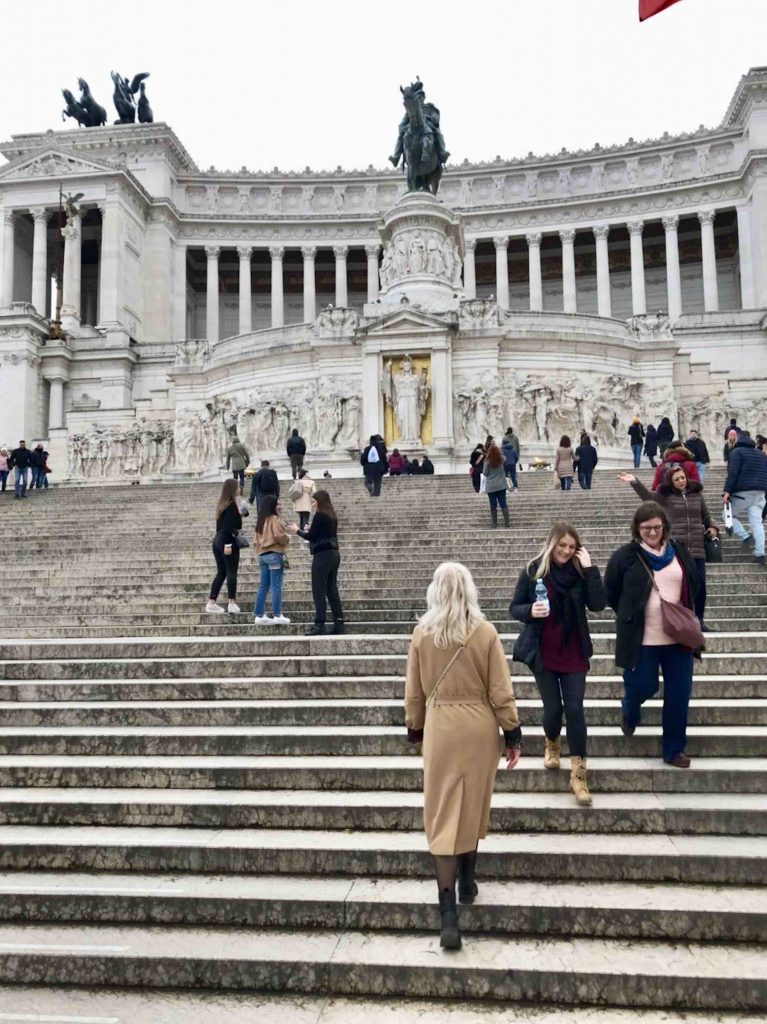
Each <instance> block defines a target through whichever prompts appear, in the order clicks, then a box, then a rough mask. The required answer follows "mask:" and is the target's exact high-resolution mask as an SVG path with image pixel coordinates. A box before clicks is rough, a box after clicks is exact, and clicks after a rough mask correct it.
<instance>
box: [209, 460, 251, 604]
mask: <svg viewBox="0 0 767 1024" xmlns="http://www.w3.org/2000/svg"><path fill="white" fill-rule="evenodd" d="M238 493H239V484H238V481H237V480H225V481H224V486H223V487H222V488H221V496H220V498H219V499H218V504H217V505H216V535H215V537H214V538H213V557H214V558H215V559H216V568H217V569H218V572H217V573H216V576H215V579H214V580H213V582H212V583H211V585H210V597H209V598H208V603H207V605H206V606H205V611H206V612H213V613H216V614H223V612H224V609H223V608H222V607H221V605H220V604H218V603H217V598H218V595H219V593H220V591H221V587H222V586H223V585H224V580H226V589H227V593H228V595H229V603H228V605H227V608H226V610H227V611H228V612H229V613H230V614H236V613H237V612H238V611H239V610H240V609H239V608H238V606H237V604H236V603H235V598H236V597H237V570H238V568H239V565H240V549H239V548H238V547H237V534H238V533H239V532H240V530H241V529H242V515H241V513H240V509H239V507H238V505H237V494H238Z"/></svg>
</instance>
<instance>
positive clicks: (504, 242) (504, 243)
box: [493, 235, 509, 252]
mask: <svg viewBox="0 0 767 1024" xmlns="http://www.w3.org/2000/svg"><path fill="white" fill-rule="evenodd" d="M493 245H494V246H495V251H496V252H499V250H501V249H508V248H509V236H508V235H496V236H495V237H494V238H493Z"/></svg>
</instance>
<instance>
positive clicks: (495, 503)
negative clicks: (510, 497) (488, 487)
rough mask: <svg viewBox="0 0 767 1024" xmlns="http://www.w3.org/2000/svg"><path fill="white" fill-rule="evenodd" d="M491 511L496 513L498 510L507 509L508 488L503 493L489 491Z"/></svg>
mask: <svg viewBox="0 0 767 1024" xmlns="http://www.w3.org/2000/svg"><path fill="white" fill-rule="evenodd" d="M487 496H488V498H489V499H490V509H491V511H492V512H495V511H496V510H497V509H498V508H506V488H504V489H503V490H502V491H488V495H487Z"/></svg>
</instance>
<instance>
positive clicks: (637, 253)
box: [626, 220, 647, 316]
mask: <svg viewBox="0 0 767 1024" xmlns="http://www.w3.org/2000/svg"><path fill="white" fill-rule="evenodd" d="M626 227H627V228H628V231H629V236H630V238H631V309H632V312H633V314H634V316H644V314H645V313H646V312H647V298H646V295H645V283H644V248H643V246H642V232H643V231H644V221H643V220H634V221H630V222H629V223H628V224H627V225H626Z"/></svg>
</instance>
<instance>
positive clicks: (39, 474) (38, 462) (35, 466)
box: [29, 444, 48, 491]
mask: <svg viewBox="0 0 767 1024" xmlns="http://www.w3.org/2000/svg"><path fill="white" fill-rule="evenodd" d="M47 465H48V452H47V451H46V450H45V449H44V448H43V446H42V445H41V444H37V445H35V450H34V451H33V452H32V463H31V466H32V481H31V483H30V485H29V489H30V491H32V490H34V489H35V487H36V488H37V489H38V491H39V490H41V489H42V488H43V487H45V488H46V490H47V488H48V477H47V475H46V472H45V468H46V466H47Z"/></svg>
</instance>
